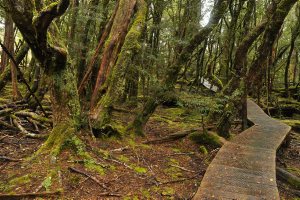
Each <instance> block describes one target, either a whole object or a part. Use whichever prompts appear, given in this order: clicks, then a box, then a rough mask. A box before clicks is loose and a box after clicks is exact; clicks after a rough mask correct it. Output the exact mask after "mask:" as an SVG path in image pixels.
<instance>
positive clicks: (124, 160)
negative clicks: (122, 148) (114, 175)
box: [118, 155, 130, 163]
mask: <svg viewBox="0 0 300 200" xmlns="http://www.w3.org/2000/svg"><path fill="white" fill-rule="evenodd" d="M118 159H119V160H120V161H122V162H124V163H128V162H129V161H130V159H129V158H128V157H126V156H124V155H120V156H119V157H118Z"/></svg>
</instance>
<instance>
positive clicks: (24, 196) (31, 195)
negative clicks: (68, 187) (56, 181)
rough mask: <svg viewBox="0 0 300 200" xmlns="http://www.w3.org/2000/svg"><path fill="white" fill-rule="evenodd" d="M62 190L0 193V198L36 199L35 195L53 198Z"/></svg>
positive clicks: (0, 199) (3, 199) (5, 199)
mask: <svg viewBox="0 0 300 200" xmlns="http://www.w3.org/2000/svg"><path fill="white" fill-rule="evenodd" d="M61 194H62V191H60V190H58V191H56V192H41V193H23V194H0V200H7V199H10V200H20V199H36V198H37V197H43V198H51V197H52V198H54V197H57V196H60V195H61Z"/></svg>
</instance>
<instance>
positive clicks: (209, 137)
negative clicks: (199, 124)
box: [189, 132, 222, 148]
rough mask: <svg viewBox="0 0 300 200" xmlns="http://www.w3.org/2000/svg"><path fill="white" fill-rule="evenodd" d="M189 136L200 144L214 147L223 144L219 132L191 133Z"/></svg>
mask: <svg viewBox="0 0 300 200" xmlns="http://www.w3.org/2000/svg"><path fill="white" fill-rule="evenodd" d="M189 138H190V139H191V140H192V141H194V142H195V143H197V144H200V145H207V146H210V147H213V148H218V147H221V146H222V142H221V139H220V137H219V136H217V134H212V133H209V132H204V133H198V132H195V133H191V134H190V135H189Z"/></svg>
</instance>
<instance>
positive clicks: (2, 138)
mask: <svg viewBox="0 0 300 200" xmlns="http://www.w3.org/2000/svg"><path fill="white" fill-rule="evenodd" d="M7 137H8V135H5V136H3V137H1V138H0V142H1V141H2V140H4V139H5V138H7Z"/></svg>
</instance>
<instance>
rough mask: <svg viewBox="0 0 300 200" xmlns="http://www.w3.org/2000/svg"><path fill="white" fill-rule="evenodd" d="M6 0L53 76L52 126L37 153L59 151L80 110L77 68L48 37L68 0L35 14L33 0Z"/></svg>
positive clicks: (29, 41) (26, 39) (65, 53)
mask: <svg viewBox="0 0 300 200" xmlns="http://www.w3.org/2000/svg"><path fill="white" fill-rule="evenodd" d="M3 2H4V8H5V10H6V11H7V12H9V13H10V14H11V16H12V19H13V21H14V22H15V24H16V26H17V27H18V28H19V30H20V32H21V33H22V35H23V38H24V40H25V41H26V42H27V44H28V45H29V47H30V49H31V50H32V52H33V54H34V56H35V57H36V59H37V60H38V61H39V62H40V63H41V67H43V68H44V71H45V73H46V75H47V76H48V77H49V79H50V80H51V81H50V82H51V84H50V85H51V86H50V90H51V101H52V107H53V130H52V132H51V134H50V136H49V138H48V140H47V141H46V142H45V144H44V145H43V146H42V147H41V148H40V150H39V151H38V153H44V152H47V153H49V152H50V153H52V154H54V155H57V154H58V153H59V150H60V147H61V145H62V143H63V142H64V141H65V140H66V139H67V138H69V137H71V136H72V135H73V134H74V133H75V131H76V125H77V123H78V119H79V114H80V105H79V99H78V94H77V84H76V77H75V74H74V71H75V70H74V69H72V68H71V66H70V65H69V64H68V63H67V52H66V50H65V49H63V48H61V47H59V46H58V45H57V44H52V43H50V42H49V41H48V40H47V35H48V34H49V33H48V28H49V26H50V25H51V23H52V21H53V20H54V19H55V18H56V17H59V16H61V15H62V14H64V12H65V11H66V10H67V8H68V6H69V0H60V1H57V2H54V3H52V4H50V5H49V6H47V7H46V8H44V9H42V10H41V11H40V12H38V14H37V16H35V17H34V13H35V12H37V9H36V8H35V4H34V3H33V2H31V1H27V0H18V1H10V0H4V1H3ZM20 8H22V10H20Z"/></svg>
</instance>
